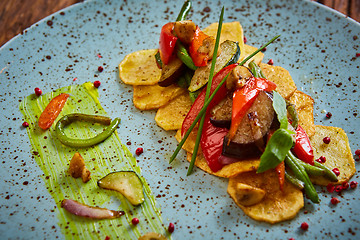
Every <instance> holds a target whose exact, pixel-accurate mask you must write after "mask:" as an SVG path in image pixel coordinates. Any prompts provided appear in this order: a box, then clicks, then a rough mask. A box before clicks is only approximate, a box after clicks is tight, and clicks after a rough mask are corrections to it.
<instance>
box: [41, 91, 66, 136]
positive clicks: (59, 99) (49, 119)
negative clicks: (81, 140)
mask: <svg viewBox="0 0 360 240" xmlns="http://www.w3.org/2000/svg"><path fill="white" fill-rule="evenodd" d="M69 96H70V95H69V94H67V93H61V94H59V95H57V96H56V97H54V98H53V99H52V100H51V101H50V102H49V104H48V105H47V106H46V107H45V109H44V111H43V112H42V113H41V115H40V117H39V121H38V125H39V127H40V128H41V129H43V130H46V129H48V128H50V127H51V125H52V124H53V122H54V121H55V119H56V118H57V117H58V116H59V114H60V112H61V110H62V109H63V107H64V105H65V103H66V101H67V99H68V98H69Z"/></svg>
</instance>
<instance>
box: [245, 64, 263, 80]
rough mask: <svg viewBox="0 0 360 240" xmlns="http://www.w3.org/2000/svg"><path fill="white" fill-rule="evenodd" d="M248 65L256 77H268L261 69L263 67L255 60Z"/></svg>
mask: <svg viewBox="0 0 360 240" xmlns="http://www.w3.org/2000/svg"><path fill="white" fill-rule="evenodd" d="M248 66H249V68H250V71H251V73H252V74H253V75H254V77H256V78H266V77H265V75H264V74H263V72H262V71H261V68H260V67H259V66H258V65H257V64H256V63H255V62H254V61H251V62H250V63H249V65H248Z"/></svg>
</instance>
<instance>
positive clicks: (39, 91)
mask: <svg viewBox="0 0 360 240" xmlns="http://www.w3.org/2000/svg"><path fill="white" fill-rule="evenodd" d="M34 92H35V94H36V96H40V95H41V94H42V90H41V89H40V88H38V87H36V88H35V89H34Z"/></svg>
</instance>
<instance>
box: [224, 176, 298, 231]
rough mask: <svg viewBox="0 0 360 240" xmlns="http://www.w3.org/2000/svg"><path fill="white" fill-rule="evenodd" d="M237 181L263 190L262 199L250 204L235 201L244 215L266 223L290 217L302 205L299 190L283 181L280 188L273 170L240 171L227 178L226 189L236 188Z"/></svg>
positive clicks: (294, 214) (292, 216)
mask: <svg viewBox="0 0 360 240" xmlns="http://www.w3.org/2000/svg"><path fill="white" fill-rule="evenodd" d="M238 183H242V184H247V185H250V186H252V187H255V188H260V189H262V190H264V191H265V196H264V198H263V200H262V201H261V202H259V203H257V204H254V205H251V206H244V205H242V204H240V203H239V201H237V199H236V198H235V199H234V201H235V203H236V204H237V205H238V206H239V207H240V208H241V209H242V210H243V211H244V213H245V214H246V215H248V216H249V217H251V218H253V219H255V220H257V221H264V222H268V223H272V224H273V223H277V222H282V221H285V220H289V219H292V218H294V217H295V216H296V214H297V213H298V212H299V210H300V209H301V208H302V207H303V206H304V197H303V193H302V191H301V190H299V189H297V188H296V187H295V186H293V185H292V184H290V183H288V182H285V184H284V190H283V191H281V190H280V186H279V181H278V177H277V174H276V172H275V171H273V170H268V171H266V172H264V173H260V174H257V173H256V172H255V171H252V172H247V173H242V174H239V175H237V176H236V177H233V178H230V179H229V185H228V190H229V189H232V188H236V185H237V184H238Z"/></svg>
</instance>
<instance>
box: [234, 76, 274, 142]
mask: <svg viewBox="0 0 360 240" xmlns="http://www.w3.org/2000/svg"><path fill="white" fill-rule="evenodd" d="M275 89H276V84H275V83H273V82H271V81H269V80H267V79H265V78H254V77H253V78H250V79H249V80H248V81H247V82H246V85H245V86H244V87H242V88H239V89H237V90H235V92H234V95H233V105H232V117H231V127H230V131H229V139H230V140H231V139H232V138H233V137H234V136H235V134H236V131H237V129H238V127H239V125H240V123H241V121H242V119H243V117H244V115H245V113H246V112H247V110H249V108H250V107H251V105H252V104H253V103H254V101H255V99H256V97H257V96H258V95H259V93H260V91H262V90H264V91H272V90H275Z"/></svg>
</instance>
